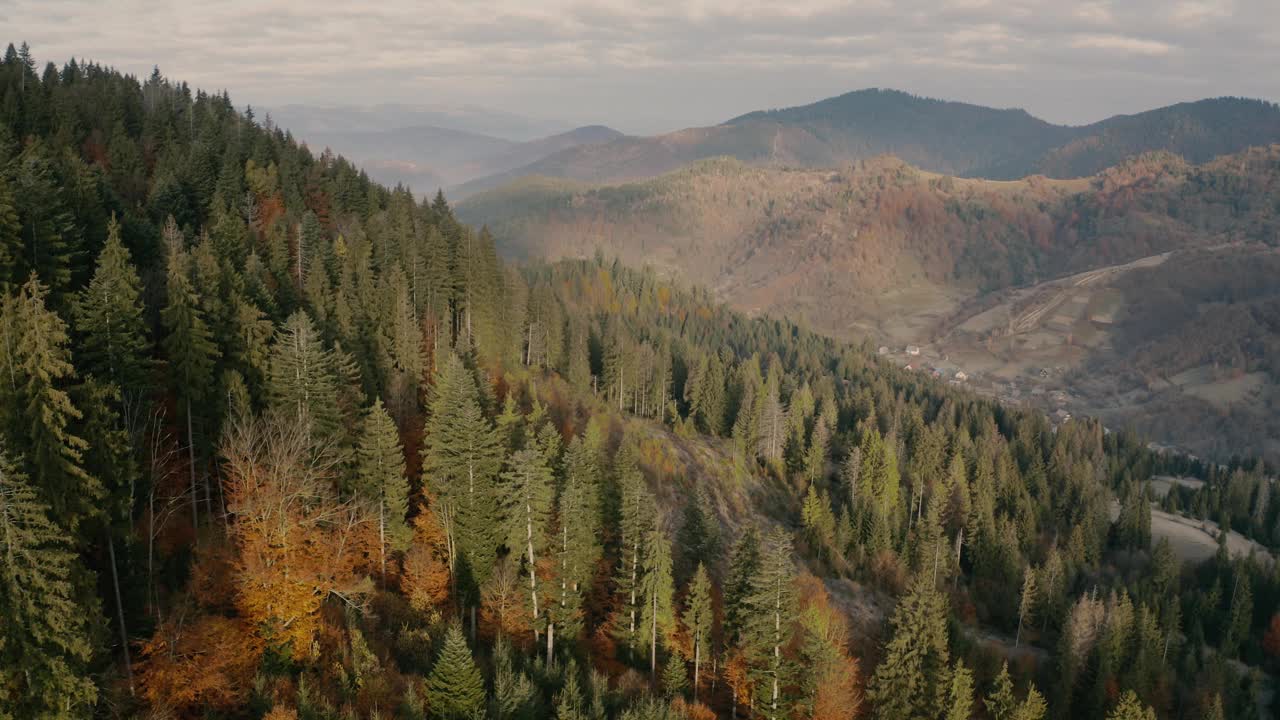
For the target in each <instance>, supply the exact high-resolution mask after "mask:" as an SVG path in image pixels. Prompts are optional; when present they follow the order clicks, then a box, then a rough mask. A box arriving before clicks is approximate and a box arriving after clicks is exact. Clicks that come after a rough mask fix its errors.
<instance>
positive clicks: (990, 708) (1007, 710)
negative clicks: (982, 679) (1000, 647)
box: [986, 662, 1018, 720]
mask: <svg viewBox="0 0 1280 720" xmlns="http://www.w3.org/2000/svg"><path fill="white" fill-rule="evenodd" d="M1017 704H1018V701H1017V699H1016V698H1015V697H1014V696H1013V678H1011V677H1009V663H1008V662H1006V663H1005V664H1004V665H1002V666H1001V667H1000V674H999V675H997V676H996V679H995V682H994V683H993V684H992V686H991V694H990V695H988V696H987V699H986V706H987V712H988V713H990V714H991V718H992V720H1013V713H1014V711H1015V710H1016V708H1017Z"/></svg>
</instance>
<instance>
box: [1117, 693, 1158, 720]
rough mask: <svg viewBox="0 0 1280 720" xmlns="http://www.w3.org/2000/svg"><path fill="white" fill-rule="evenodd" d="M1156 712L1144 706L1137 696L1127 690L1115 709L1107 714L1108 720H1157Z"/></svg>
mask: <svg viewBox="0 0 1280 720" xmlns="http://www.w3.org/2000/svg"><path fill="white" fill-rule="evenodd" d="M1155 719H1156V711H1155V710H1152V709H1151V708H1150V707H1147V706H1146V705H1143V704H1142V701H1141V700H1139V699H1138V696H1137V694H1135V693H1134V692H1133V691H1132V690H1125V692H1124V695H1122V696H1120V702H1119V703H1117V704H1116V706H1115V709H1113V710H1112V711H1111V712H1110V713H1108V714H1107V720H1155Z"/></svg>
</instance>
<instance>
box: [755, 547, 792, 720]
mask: <svg viewBox="0 0 1280 720" xmlns="http://www.w3.org/2000/svg"><path fill="white" fill-rule="evenodd" d="M791 554H792V545H791V538H790V537H789V536H788V535H787V534H786V531H784V530H782V529H781V528H775V529H774V530H772V531H771V532H770V533H769V536H768V537H767V538H766V539H765V542H764V545H763V548H762V551H761V554H760V567H759V570H757V571H756V573H755V576H754V577H753V578H752V581H751V594H750V595H749V596H748V597H747V600H746V602H745V608H744V618H743V629H742V643H743V645H744V647H745V649H746V652H747V660H748V662H749V663H750V665H751V668H752V670H753V674H754V675H755V681H756V685H757V687H758V688H759V692H758V696H759V697H760V702H761V708H762V711H763V712H764V714H765V715H766V716H767V717H769V718H770V719H771V720H774V719H775V718H777V717H779V716H780V714H781V713H782V708H783V707H784V699H783V697H782V690H783V688H784V687H786V686H787V685H788V684H789V674H788V672H787V667H786V666H785V665H784V659H783V655H782V647H783V645H785V644H786V642H787V637H788V635H787V633H788V628H789V627H790V625H791V618H792V616H793V614H794V613H795V588H794V586H793V582H792V581H793V579H794V577H795V567H794V565H793V563H792V559H791Z"/></svg>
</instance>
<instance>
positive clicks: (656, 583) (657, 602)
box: [641, 527, 675, 675]
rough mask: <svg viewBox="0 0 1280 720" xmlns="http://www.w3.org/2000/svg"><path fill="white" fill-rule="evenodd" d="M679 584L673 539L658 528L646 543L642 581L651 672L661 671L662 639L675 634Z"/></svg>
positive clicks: (642, 612) (643, 615)
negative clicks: (674, 570)
mask: <svg viewBox="0 0 1280 720" xmlns="http://www.w3.org/2000/svg"><path fill="white" fill-rule="evenodd" d="M674 596H675V585H674V581H673V580H672V576H671V541H670V540H668V539H667V536H666V535H665V534H664V533H663V532H662V530H661V528H656V527H655V528H654V529H653V530H652V531H651V532H650V533H649V539H648V540H647V541H646V542H645V555H644V580H643V581H642V582H641V597H642V598H643V601H644V606H643V608H642V610H641V626H642V627H643V628H644V632H645V635H646V640H647V642H648V644H649V673H650V674H651V675H657V672H658V638H659V636H661V637H662V638H664V640H665V638H667V637H669V636H670V635H671V632H672V630H673V629H674V627H673V626H674V624H675V608H674V604H673V599H674Z"/></svg>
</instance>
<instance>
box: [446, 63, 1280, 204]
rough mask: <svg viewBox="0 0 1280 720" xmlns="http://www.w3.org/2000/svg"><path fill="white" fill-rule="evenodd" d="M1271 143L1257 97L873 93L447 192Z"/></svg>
mask: <svg viewBox="0 0 1280 720" xmlns="http://www.w3.org/2000/svg"><path fill="white" fill-rule="evenodd" d="M1273 142H1280V108H1277V106H1276V105H1274V104H1272V103H1268V102H1265V101H1260V100H1246V99H1239V98H1217V99H1209V100H1201V101H1198V102H1193V103H1182V104H1178V105H1171V106H1168V107H1164V108H1158V109H1155V110H1151V111H1148V112H1145V113H1140V114H1137V115H1118V116H1114V117H1111V118H1108V119H1106V120H1103V121H1100V122H1097V123H1093V124H1091V125H1084V126H1078V127H1073V126H1065V125H1054V124H1051V123H1048V122H1046V121H1044V120H1041V119H1039V118H1036V117H1034V116H1032V115H1030V114H1029V113H1027V112H1026V111H1025V110H1017V109H1007V110H997V109H993V108H987V107H982V106H979V105H971V104H967V103H959V102H950V101H943V100H933V99H929V98H922V97H917V96H914V95H910V94H907V93H904V92H900V91H896V90H878V89H872V90H858V91H854V92H851V93H846V94H844V95H840V96H837V97H834V98H828V99H826V100H822V101H819V102H816V103H813V104H810V105H804V106H799V107H793V108H785V109H779V110H764V111H758V112H753V113H748V114H746V115H742V116H739V117H737V118H734V119H732V120H729V121H727V122H726V123H724V124H722V125H717V126H712V127H705V128H690V129H687V130H680V131H676V132H673V133H668V134H665V135H659V136H655V137H644V138H641V137H625V138H621V139H618V140H615V141H613V142H611V143H608V144H605V145H601V146H593V147H590V148H571V149H568V150H564V151H561V152H559V153H556V154H553V155H550V156H548V157H545V158H543V159H541V160H539V161H537V162H534V163H530V164H528V165H525V166H522V167H519V168H515V169H512V170H510V171H507V172H504V173H501V174H499V175H495V176H491V177H485V178H480V179H478V180H475V181H472V182H469V183H466V184H464V185H462V186H460V187H459V188H458V191H457V193H455V195H456V196H457V197H465V196H467V195H470V194H473V193H476V192H481V191H484V190H488V189H492V188H494V187H497V186H499V185H501V184H502V183H504V182H509V181H511V180H514V179H517V178H519V177H522V176H528V175H546V176H550V177H564V178H568V179H573V180H579V181H583V182H593V183H615V182H624V181H629V180H637V179H643V178H647V177H654V176H657V175H661V174H663V173H666V172H670V171H672V170H675V169H676V168H678V167H680V166H682V165H686V164H688V163H690V162H694V161H696V160H701V159H705V158H708V157H716V156H720V155H726V156H730V157H734V158H737V159H739V160H742V161H744V162H748V163H752V164H760V165H777V166H784V167H787V166H798V167H809V168H821V167H837V166H840V165H846V164H849V163H851V162H856V161H858V160H866V159H870V158H872V157H875V156H878V155H883V154H892V155H896V156H898V157H900V158H902V159H904V160H906V161H907V162H909V163H911V164H912V165H915V166H917V167H920V168H922V169H925V170H930V171H934V172H941V173H946V174H949V175H957V176H966V177H979V178H987V179H995V180H1008V179H1016V178H1020V177H1026V176H1029V175H1036V174H1042V175H1047V176H1049V177H1056V178H1069V177H1084V176H1089V175H1094V174H1096V173H1098V172H1101V171H1102V170H1104V169H1106V168H1107V167H1110V166H1112V165H1115V164H1117V163H1120V162H1122V161H1123V160H1125V159H1126V158H1128V157H1132V156H1133V155H1136V154H1140V153H1142V152H1148V151H1154V150H1170V151H1173V152H1176V153H1178V154H1180V155H1183V156H1184V157H1186V158H1187V159H1188V160H1190V161H1192V162H1205V161H1207V160H1210V159H1212V158H1213V157H1216V156H1218V155H1221V154H1229V153H1234V152H1239V151H1241V150H1243V149H1245V148H1247V147H1250V146H1254V145H1265V144H1270V143H1273Z"/></svg>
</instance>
